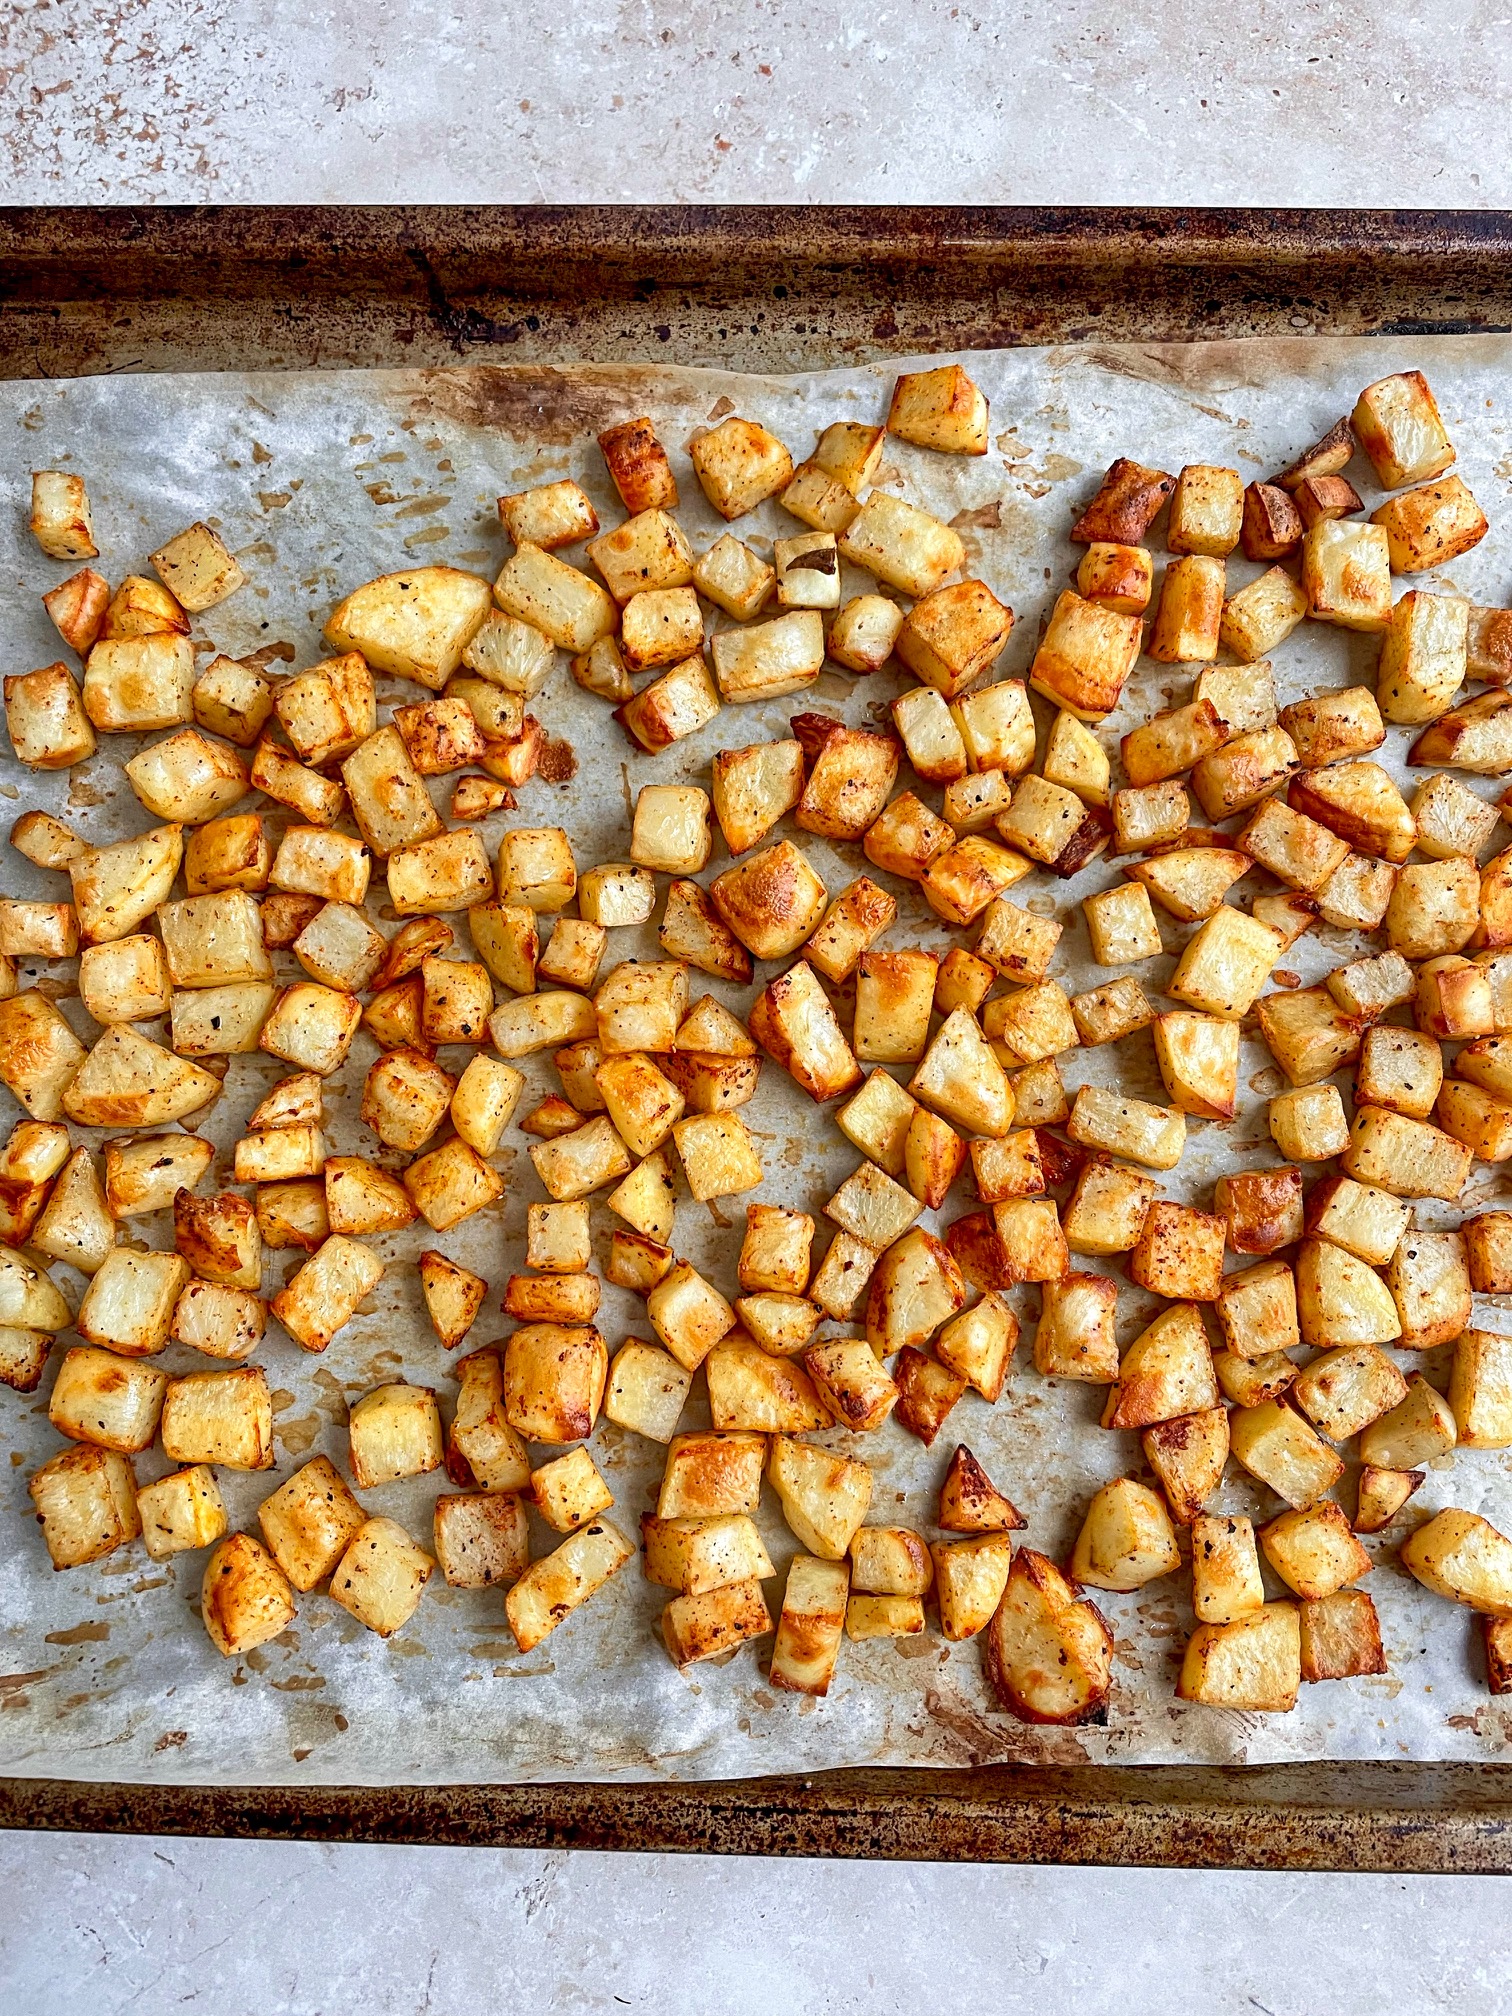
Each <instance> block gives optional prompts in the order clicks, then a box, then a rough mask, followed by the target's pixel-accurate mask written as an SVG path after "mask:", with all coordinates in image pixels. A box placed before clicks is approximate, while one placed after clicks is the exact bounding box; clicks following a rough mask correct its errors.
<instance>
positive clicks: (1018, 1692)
mask: <svg viewBox="0 0 1512 2016" xmlns="http://www.w3.org/2000/svg"><path fill="white" fill-rule="evenodd" d="M1112 1669H1113V1634H1112V1632H1111V1631H1110V1630H1109V1628H1108V1625H1107V1623H1106V1621H1105V1620H1104V1618H1103V1617H1102V1615H1101V1613H1100V1612H1099V1611H1098V1610H1097V1609H1096V1607H1095V1606H1094V1605H1093V1604H1091V1603H1087V1602H1082V1601H1078V1595H1077V1590H1076V1587H1075V1585H1074V1584H1073V1583H1071V1582H1068V1581H1067V1579H1066V1577H1065V1576H1064V1575H1062V1574H1061V1572H1060V1570H1059V1569H1058V1568H1057V1567H1056V1566H1055V1565H1054V1563H1053V1562H1051V1561H1049V1560H1047V1559H1046V1557H1045V1556H1044V1555H1043V1554H1038V1553H1036V1552H1034V1550H1033V1549H1032V1548H1028V1547H1021V1548H1020V1549H1019V1550H1018V1552H1017V1553H1016V1554H1015V1555H1014V1557H1013V1562H1012V1566H1011V1569H1010V1571H1009V1575H1008V1581H1007V1585H1006V1587H1005V1590H1004V1592H1003V1597H1002V1601H1001V1602H1000V1603H999V1605H998V1608H997V1610H996V1612H995V1614H994V1616H993V1618H992V1628H991V1631H990V1633H989V1636H988V1640H987V1675H988V1679H989V1681H990V1682H991V1684H992V1688H993V1691H994V1693H996V1695H997V1697H998V1699H999V1700H1000V1701H1001V1702H1002V1704H1003V1706H1004V1707H1005V1708H1007V1709H1008V1710H1009V1712H1010V1713H1011V1714H1013V1715H1016V1716H1017V1717H1018V1718H1019V1720H1020V1721H1022V1722H1031V1723H1048V1724H1052V1725H1054V1724H1060V1725H1068V1726H1077V1725H1082V1724H1096V1723H1100V1722H1102V1721H1104V1720H1105V1719H1106V1716H1107V1699H1108V1694H1109V1691H1110V1689H1111V1687H1112Z"/></svg>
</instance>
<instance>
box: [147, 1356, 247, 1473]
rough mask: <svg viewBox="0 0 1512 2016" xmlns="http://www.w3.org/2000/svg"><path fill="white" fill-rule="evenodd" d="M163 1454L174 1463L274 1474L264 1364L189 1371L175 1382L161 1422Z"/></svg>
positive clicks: (166, 1397)
mask: <svg viewBox="0 0 1512 2016" xmlns="http://www.w3.org/2000/svg"><path fill="white" fill-rule="evenodd" d="M160 1428H161V1433H162V1438H163V1454H164V1455H165V1456H167V1457H169V1458H170V1459H171V1460H172V1461H173V1462H175V1463H218V1464H220V1465H221V1467H222V1468H223V1469H226V1470H271V1469H272V1467H273V1464H274V1461H275V1458H274V1454H273V1397H272V1395H271V1393H270V1392H269V1391H268V1379H267V1374H266V1373H265V1372H264V1371H263V1369H262V1367H261V1366H260V1365H241V1366H238V1367H237V1369H236V1370H235V1371H234V1372H190V1373H188V1374H186V1376H185V1377H184V1378H182V1379H170V1380H169V1381H168V1387H167V1391H166V1392H165V1393H164V1395H163V1415H162V1421H161V1424H160Z"/></svg>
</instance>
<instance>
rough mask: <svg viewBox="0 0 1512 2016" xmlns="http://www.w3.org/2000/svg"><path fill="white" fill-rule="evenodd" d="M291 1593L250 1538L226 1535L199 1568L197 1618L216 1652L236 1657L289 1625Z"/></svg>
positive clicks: (276, 1568)
mask: <svg viewBox="0 0 1512 2016" xmlns="http://www.w3.org/2000/svg"><path fill="white" fill-rule="evenodd" d="M294 1615H295V1610H294V1592H293V1590H292V1589H291V1588H290V1586H289V1580H288V1577H287V1576H286V1575H285V1574H284V1572H283V1570H282V1569H281V1568H280V1567H279V1566H278V1564H277V1562H276V1561H275V1560H274V1559H273V1557H272V1556H271V1555H270V1554H269V1553H268V1552H267V1550H266V1549H265V1548H264V1547H263V1546H262V1544H261V1542H259V1541H257V1540H254V1539H253V1538H252V1536H251V1534H250V1533H231V1534H228V1535H227V1537H226V1538H225V1539H224V1540H222V1541H221V1542H220V1544H219V1545H218V1546H217V1547H216V1549H215V1551H214V1553H213V1554H212V1555H211V1556H210V1559H209V1560H208V1561H207V1562H206V1564H205V1575H204V1580H203V1582H202V1583H201V1585H200V1616H201V1617H202V1618H203V1620H204V1625H205V1630H206V1632H207V1633H208V1635H209V1638H210V1642H211V1644H212V1645H213V1646H214V1647H215V1649H216V1651H217V1652H219V1653H221V1654H222V1655H223V1656H224V1657H225V1658H228V1659H230V1658H235V1657H239V1656H240V1655H241V1654H242V1653H245V1652H250V1651H254V1650H255V1649H256V1648H257V1647H258V1646H259V1645H266V1644H267V1642H268V1640H269V1639H270V1638H276V1637H278V1636H279V1634H280V1633H281V1632H283V1631H285V1630H287V1629H288V1627H289V1625H290V1624H292V1623H293V1621H294Z"/></svg>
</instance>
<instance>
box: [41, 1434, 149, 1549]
mask: <svg viewBox="0 0 1512 2016" xmlns="http://www.w3.org/2000/svg"><path fill="white" fill-rule="evenodd" d="M26 1488H27V1491H28V1494H29V1495H30V1497H31V1501H32V1503H33V1505H35V1506H36V1508H37V1520H38V1523H39V1524H40V1526H41V1528H42V1539H43V1544H44V1545H45V1546H46V1548H47V1553H48V1558H49V1560H50V1561H51V1562H52V1565H53V1567H54V1569H59V1568H82V1567H84V1566H85V1565H86V1563H88V1562H90V1561H99V1560H102V1559H103V1558H104V1556H105V1555H107V1554H113V1553H114V1552H115V1550H116V1548H117V1547H123V1546H125V1544H126V1543H127V1542H128V1541H129V1540H134V1539H135V1538H136V1536H137V1534H138V1533H140V1531H141V1530H142V1525H141V1518H140V1515H139V1513H138V1510H137V1494H136V1479H135V1477H134V1476H133V1474H132V1468H131V1460H130V1458H129V1457H128V1456H125V1455H122V1454H121V1453H120V1452H119V1451H117V1450H113V1449H101V1448H97V1447H93V1446H90V1445H88V1444H85V1445H83V1446H81V1447H80V1448H77V1449H65V1450H63V1451H62V1452H61V1454H59V1455H57V1456H54V1457H53V1458H52V1459H51V1460H50V1461H49V1462H47V1463H44V1464H43V1465H42V1467H41V1469H40V1470H38V1471H36V1472H35V1473H34V1474H33V1476H32V1478H31V1481H30V1482H29V1483H28V1485H27V1487H26Z"/></svg>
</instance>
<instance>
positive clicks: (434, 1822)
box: [0, 207, 1512, 1873]
mask: <svg viewBox="0 0 1512 2016" xmlns="http://www.w3.org/2000/svg"><path fill="white" fill-rule="evenodd" d="M1505 329H1512V216H1509V215H1508V214H1507V213H1505V212H1500V211H1486V212H1433V211H1327V210H1324V211H1318V210H1313V211H1308V210H1290V211H1287V210H1282V211H1265V212H1260V211H1245V210H1224V211H1203V210H1122V209H1110V210H1073V209H987V208H981V209H940V208H902V209H887V210H881V209H877V210H832V209H819V208H787V209H777V210H757V209H706V208H683V209H674V208H664V209H644V208H630V207H625V208H615V207H593V208H581V209H564V208H549V207H543V208H536V209H526V208H492V209H484V208H476V209H474V208H451V209H423V208H387V209H381V208H366V207H355V208H350V209H266V208H248V209H174V208H158V209H149V210H133V209H109V210H90V209H54V210H23V209H0V375H4V376H6V377H10V378H26V377H54V376H77V375H81V374H85V373H99V372H112V371H168V370H176V371H184V370H216V369H231V368H235V369H258V368H266V369H308V368H311V367H316V366H325V367H339V366H393V365H407V364H408V365H415V364H435V363H447V362H457V361H464V360H465V361H472V362H479V361H490V362H496V363H540V364H551V363H577V362H599V363H611V364H612V363H621V362H625V361H629V360H633V359H643V358H646V357H657V356H665V357H671V358H675V359H676V361H677V362H678V363H680V364H711V365H725V366H728V367H729V368H732V369H738V370H761V369H768V370H777V369H787V370H792V369H803V368H821V367H825V366H831V365H835V364H838V363H845V362H853V361H857V360H860V359H864V358H868V357H883V356H888V355H899V354H903V353H906V352H909V351H919V350H927V349H944V350H950V349H956V350H959V349H970V348H985V347H992V346H1000V345H1007V344H1016V343H1064V342H1078V341H1086V340H1092V339H1096V340H1100V341H1104V342H1113V341H1119V342H1126V341H1131V340H1134V341H1139V340H1145V341H1151V340H1162V341H1172V340H1174V341H1181V340H1198V339H1203V338H1218V337H1235V336H1249V335H1265V336H1276V335H1286V336H1295V335H1299V334H1319V335H1368V334H1408V333H1410V334H1458V333H1463V332H1467V331H1471V332H1473V331H1489V330H1505ZM0 1825H3V1826H6V1827H12V1828H24V1827H34V1828H56V1829H91V1830H95V1831H100V1832H120V1833H139V1832H167V1833H181V1834H224V1835H233V1836H243V1837H257V1838H269V1839H281V1838H302V1839H307V1840H312V1839H313V1840H366V1841H395V1842H436V1843H444V1844H456V1845H465V1844H490V1845H495V1846H497V1845H515V1846H526V1847H552V1848H555V1847H587V1848H625V1849H672V1850H680V1851H686V1852H693V1853H735V1854H768V1855H773V1854H783V1855H823V1856H876V1857H885V1858H895V1859H905V1860H907V1859H918V1860H927V1859H940V1860H967V1859H969V1860H978V1861H1004V1862H1063V1863H1134V1864H1152V1865H1169V1866H1188V1867H1241V1868H1262V1869H1346V1870H1386V1871H1403V1872H1405V1871H1425V1872H1435V1873H1452V1872H1474V1873H1507V1872H1509V1871H1512V1765H1495V1764H1486V1765H1463V1764H1417V1763H1401V1764H1323V1763H1320V1764H1313V1765H1286V1766H1268V1767H1265V1768H1258V1769H1249V1770H1245V1769H1234V1768H1217V1767H1212V1768H1207V1767H1202V1766H1182V1767H1171V1768H1168V1767H1150V1766H1146V1767H1140V1768H1134V1767H1123V1766H1102V1767H1088V1768H1068V1769H1062V1770H1038V1769H1014V1768H1013V1767H1004V1766H994V1767H990V1768H984V1769H982V1770H978V1771H969V1770H968V1771H915V1770H892V1771H888V1770H864V1771H838V1772H831V1773H824V1774H819V1775H816V1776H814V1777H810V1778H803V1779H798V1778H765V1779H744V1780H736V1781H720V1782H717V1783H711V1784H698V1783H675V1784H632V1785H525V1786H478V1785H447V1786H434V1787H417V1786H388V1787H364V1786H336V1787H309V1786H299V1787H292V1786H291V1787H260V1788H245V1787H243V1788H238V1787H225V1786H163V1785H151V1786H147V1785H123V1784H109V1783H100V1784H84V1783H75V1782H71V1781H65V1780H58V1779H24V1778H16V1779H0Z"/></svg>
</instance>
